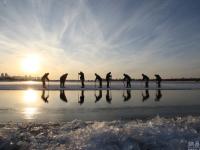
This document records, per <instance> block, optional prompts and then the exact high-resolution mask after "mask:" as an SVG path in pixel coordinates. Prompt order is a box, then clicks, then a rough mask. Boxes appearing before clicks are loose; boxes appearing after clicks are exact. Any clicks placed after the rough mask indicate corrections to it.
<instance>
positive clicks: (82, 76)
mask: <svg viewBox="0 0 200 150" xmlns="http://www.w3.org/2000/svg"><path fill="white" fill-rule="evenodd" d="M78 75H80V80H81V85H82V86H81V88H84V87H85V84H84V81H85V76H84V73H83V72H82V71H80V72H79V73H78Z"/></svg>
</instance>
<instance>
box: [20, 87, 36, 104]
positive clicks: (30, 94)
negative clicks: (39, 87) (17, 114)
mask: <svg viewBox="0 0 200 150" xmlns="http://www.w3.org/2000/svg"><path fill="white" fill-rule="evenodd" d="M23 99H24V101H25V102H27V103H34V102H36V100H37V93H36V91H34V90H32V89H28V90H26V91H25V93H24V97H23Z"/></svg>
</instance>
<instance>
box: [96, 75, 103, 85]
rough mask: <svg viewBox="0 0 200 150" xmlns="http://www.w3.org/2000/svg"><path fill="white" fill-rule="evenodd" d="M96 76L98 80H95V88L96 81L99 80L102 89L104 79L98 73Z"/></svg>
mask: <svg viewBox="0 0 200 150" xmlns="http://www.w3.org/2000/svg"><path fill="white" fill-rule="evenodd" d="M95 76H96V78H95V86H96V81H97V80H98V81H99V88H102V78H101V77H100V76H99V75H98V74H96V73H95Z"/></svg>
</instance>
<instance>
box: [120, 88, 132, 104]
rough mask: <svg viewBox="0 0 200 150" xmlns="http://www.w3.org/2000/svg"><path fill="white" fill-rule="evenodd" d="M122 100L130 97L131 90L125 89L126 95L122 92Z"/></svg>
mask: <svg viewBox="0 0 200 150" xmlns="http://www.w3.org/2000/svg"><path fill="white" fill-rule="evenodd" d="M122 97H123V98H124V102H126V101H128V100H130V99H131V90H126V95H125V94H124V93H123V96H122Z"/></svg>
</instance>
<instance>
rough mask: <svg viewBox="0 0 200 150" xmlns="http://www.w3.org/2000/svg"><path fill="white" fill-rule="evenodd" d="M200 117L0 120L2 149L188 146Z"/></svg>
mask: <svg viewBox="0 0 200 150" xmlns="http://www.w3.org/2000/svg"><path fill="white" fill-rule="evenodd" d="M199 131H200V117H192V116H187V117H183V118H182V117H173V118H163V117H159V116H157V117H154V118H152V119H148V120H132V121H106V122H105V121H102V122H98V121H87V122H84V121H80V120H74V121H71V122H62V123H55V122H54V123H52V122H51V123H36V122H34V123H11V122H10V123H4V124H0V149H2V148H5V149H9V148H28V149H84V150H85V149H86V150H93V149H97V150H112V149H113V150H118V149H119V150H133V149H134V150H139V149H146V150H147V149H149V150H151V149H153V150H154V149H156V150H157V149H164V150H178V149H181V150H182V149H187V148H188V142H190V141H200V133H199Z"/></svg>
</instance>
